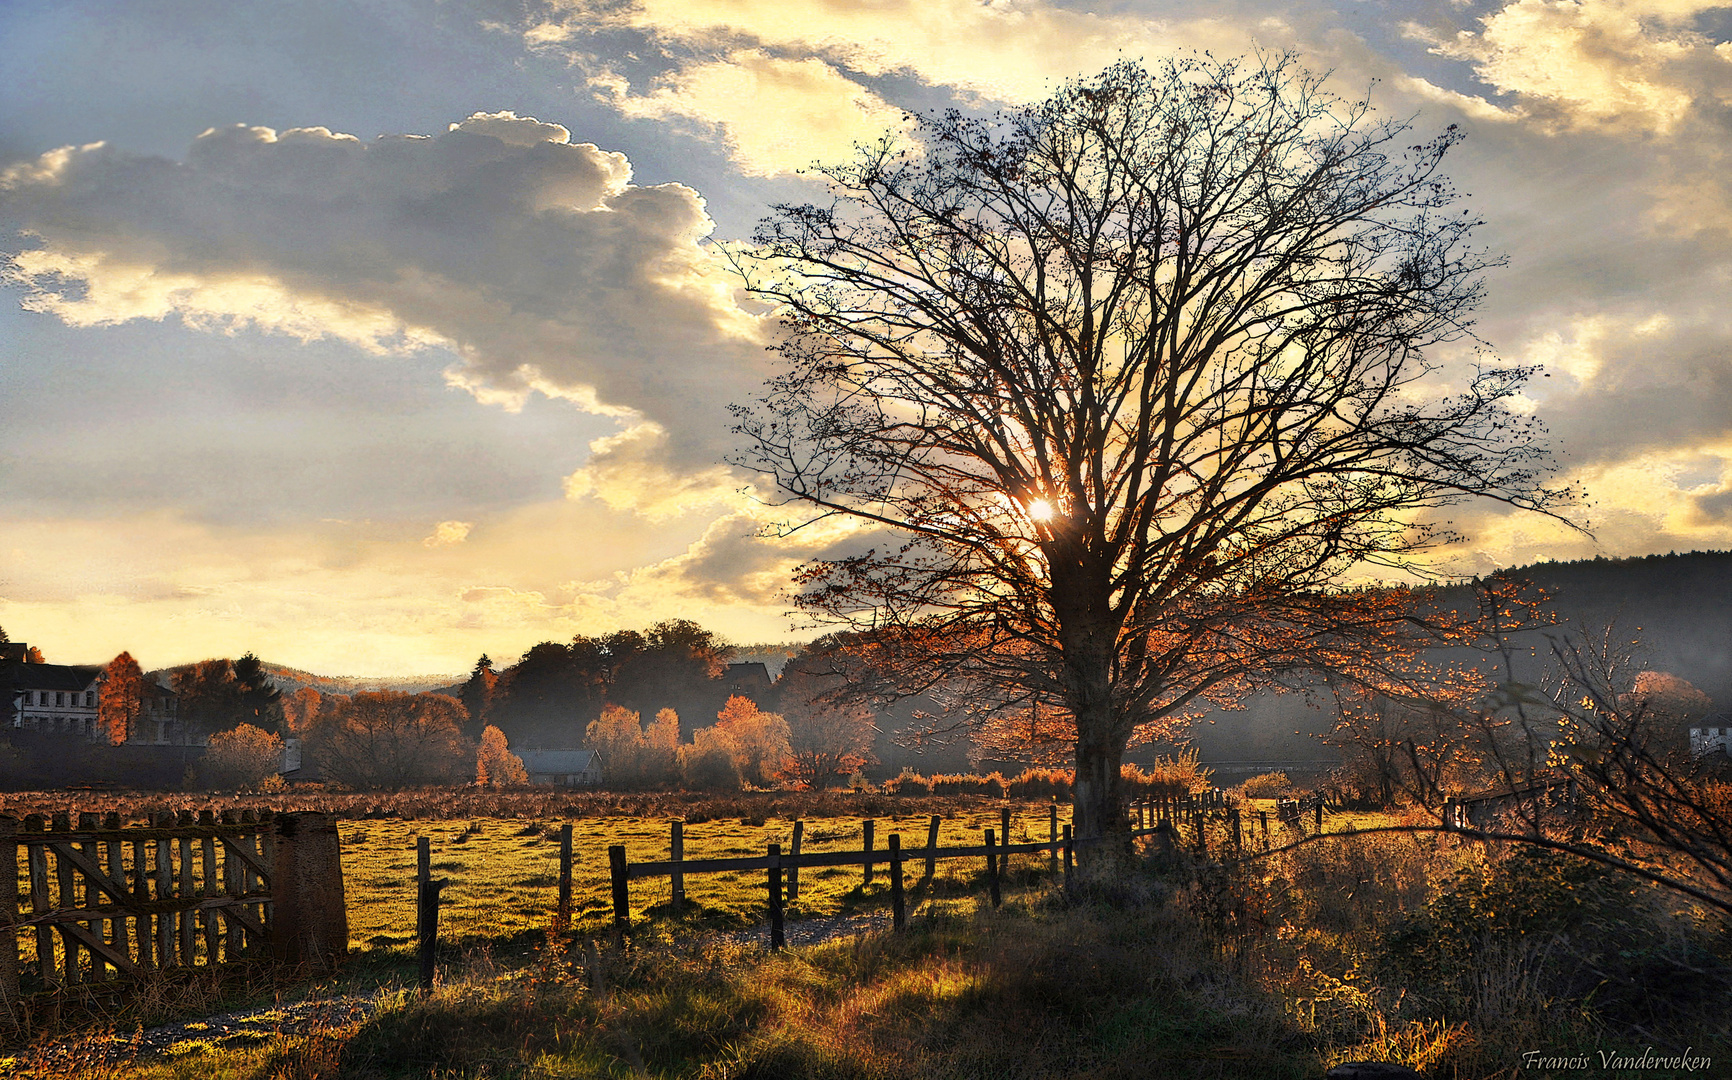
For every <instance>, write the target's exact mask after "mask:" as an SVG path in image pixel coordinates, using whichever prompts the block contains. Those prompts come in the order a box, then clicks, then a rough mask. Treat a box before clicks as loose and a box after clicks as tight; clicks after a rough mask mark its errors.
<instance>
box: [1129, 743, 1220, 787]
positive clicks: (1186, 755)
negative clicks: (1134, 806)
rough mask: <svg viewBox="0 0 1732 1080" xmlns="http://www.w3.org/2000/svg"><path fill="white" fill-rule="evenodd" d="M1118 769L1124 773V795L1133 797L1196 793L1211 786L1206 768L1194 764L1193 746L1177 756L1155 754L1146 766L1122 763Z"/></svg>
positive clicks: (1195, 757)
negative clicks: (1152, 761) (1152, 760)
mask: <svg viewBox="0 0 1732 1080" xmlns="http://www.w3.org/2000/svg"><path fill="white" fill-rule="evenodd" d="M1119 773H1120V775H1121V776H1123V777H1124V781H1125V788H1126V791H1125V794H1126V796H1127V797H1129V798H1133V799H1143V798H1153V799H1174V798H1178V797H1180V796H1182V795H1196V794H1199V793H1201V792H1204V791H1207V790H1209V788H1210V787H1212V786H1213V781H1212V779H1211V777H1210V774H1209V770H1208V769H1205V768H1203V767H1201V766H1200V765H1198V764H1197V751H1195V750H1186V751H1185V752H1183V753H1181V754H1179V755H1178V756H1177V757H1158V758H1156V759H1155V760H1154V763H1153V764H1151V765H1150V766H1149V767H1148V768H1146V769H1144V768H1140V767H1138V766H1136V765H1124V766H1121V767H1120V770H1119Z"/></svg>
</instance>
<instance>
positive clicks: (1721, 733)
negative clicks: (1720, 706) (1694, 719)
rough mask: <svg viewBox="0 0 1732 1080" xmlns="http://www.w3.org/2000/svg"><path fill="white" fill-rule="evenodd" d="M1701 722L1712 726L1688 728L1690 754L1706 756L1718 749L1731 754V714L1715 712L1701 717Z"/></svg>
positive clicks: (1692, 755)
mask: <svg viewBox="0 0 1732 1080" xmlns="http://www.w3.org/2000/svg"><path fill="white" fill-rule="evenodd" d="M1702 723H1704V724H1712V725H1714V726H1712V727H1693V728H1691V729H1690V756H1691V757H1707V756H1708V755H1709V754H1712V753H1714V752H1715V751H1719V752H1720V753H1722V754H1732V746H1729V745H1728V742H1729V740H1732V716H1728V715H1726V714H1725V713H1715V714H1714V715H1712V716H1705V717H1703V718H1702Z"/></svg>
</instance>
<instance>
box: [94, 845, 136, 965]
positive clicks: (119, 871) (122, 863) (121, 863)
mask: <svg viewBox="0 0 1732 1080" xmlns="http://www.w3.org/2000/svg"><path fill="white" fill-rule="evenodd" d="M102 820H103V824H104V825H111V826H113V830H111V831H117V830H119V828H120V815H119V814H117V813H114V812H113V811H110V812H109V813H107V814H105V815H104V816H103V819H102ZM100 846H101V847H103V848H104V849H106V853H107V856H108V880H109V881H111V882H114V883H117V884H118V883H120V882H124V881H125V880H126V849H125V846H124V845H123V844H121V842H120V841H119V840H103V841H100ZM108 947H109V949H111V950H112V951H114V952H117V953H119V954H120V955H122V956H124V957H127V958H128V962H129V963H130V962H131V956H132V944H131V939H130V938H129V937H128V936H127V932H126V916H125V915H122V916H120V917H119V918H110V919H109V920H108Z"/></svg>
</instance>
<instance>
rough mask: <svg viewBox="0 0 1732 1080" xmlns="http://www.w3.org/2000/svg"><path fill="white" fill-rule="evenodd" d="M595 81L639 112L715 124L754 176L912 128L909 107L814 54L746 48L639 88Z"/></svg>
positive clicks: (834, 155) (835, 156) (626, 108)
mask: <svg viewBox="0 0 1732 1080" xmlns="http://www.w3.org/2000/svg"><path fill="white" fill-rule="evenodd" d="M592 83H593V84H595V85H598V86H601V87H602V88H603V89H605V90H607V91H608V92H609V93H610V95H611V96H612V97H613V101H614V104H615V105H616V106H617V107H618V108H619V110H620V111H621V112H622V113H624V114H625V115H626V116H629V117H632V118H634V119H657V120H669V119H683V120H689V121H694V122H696V123H697V124H698V125H699V126H700V127H704V128H714V129H717V130H719V131H720V132H721V134H722V136H723V138H724V139H725V140H726V141H727V143H728V145H729V148H730V150H731V152H732V155H733V158H734V160H735V162H736V163H737V164H738V165H739V167H740V171H741V172H743V173H745V174H746V175H748V176H775V175H778V174H785V173H793V172H796V171H798V170H800V169H803V168H805V167H807V166H809V165H811V164H812V163H813V162H814V161H840V160H846V159H848V158H850V157H852V156H853V153H854V147H855V144H857V143H871V142H873V141H874V140H876V139H877V138H879V137H880V136H882V135H883V134H884V133H885V132H886V131H894V130H899V129H905V128H907V127H908V126H909V125H908V123H907V122H906V121H905V120H904V114H903V112H902V110H901V109H898V108H895V107H894V106H891V105H889V104H887V103H886V102H885V101H884V100H883V99H882V98H880V97H879V96H878V95H877V94H875V93H873V92H872V91H870V90H868V89H866V88H865V87H863V86H861V85H860V84H859V83H857V82H855V81H853V80H852V79H849V78H848V77H847V76H845V75H843V74H842V73H841V72H839V71H837V69H836V68H834V67H833V66H831V65H830V64H827V63H825V62H824V61H822V60H819V59H816V58H814V57H806V58H803V59H798V60H793V59H787V58H783V57H776V56H770V55H768V54H767V53H765V52H764V51H763V50H761V49H741V50H736V51H735V52H733V53H732V54H730V55H729V56H728V57H727V58H726V59H725V60H717V61H714V62H711V63H699V64H693V65H691V66H688V67H684V68H681V69H679V70H678V71H676V72H674V73H673V74H671V75H668V76H666V77H664V78H662V79H661V80H659V82H658V84H657V86H656V88H655V89H654V90H653V91H652V92H650V93H648V94H641V95H634V94H632V93H631V92H630V89H629V86H628V84H626V83H625V81H624V80H622V79H618V78H598V79H595V80H592Z"/></svg>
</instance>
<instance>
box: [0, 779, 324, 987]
mask: <svg viewBox="0 0 1732 1080" xmlns="http://www.w3.org/2000/svg"><path fill="white" fill-rule="evenodd" d="M132 820H135V819H128V822H126V823H123V822H122V820H121V817H120V815H119V814H114V813H111V814H107V815H103V816H99V815H96V814H80V815H79V816H78V825H77V828H74V827H73V826H72V822H71V820H70V817H69V815H67V814H56V815H54V817H53V819H52V821H51V822H49V821H45V819H44V818H43V817H42V815H40V814H32V815H30V816H29V817H26V818H25V819H24V821H23V827H22V828H20V827H19V823H18V821H17V820H16V819H14V818H9V817H0V922H4V921H10V922H11V925H10V926H4V925H0V998H3V999H4V1001H5V1003H6V1004H8V1005H11V1004H15V1003H17V1002H19V1001H20V1000H21V999H22V998H23V997H25V996H29V995H35V994H41V993H48V994H53V995H65V994H67V993H68V992H71V991H73V990H74V988H87V989H93V988H100V987H102V986H103V985H104V984H108V983H111V982H116V981H118V980H130V979H133V978H135V977H138V976H143V975H148V974H151V973H156V972H164V971H167V970H169V969H173V968H190V967H209V966H212V965H216V964H219V963H226V962H228V961H232V960H239V959H242V958H249V959H250V958H266V957H269V956H270V955H271V951H272V950H271V941H270V937H269V928H270V925H271V922H272V881H271V878H272V872H273V870H272V867H273V863H274V859H275V854H276V853H275V850H274V848H275V835H276V830H275V827H274V826H275V821H274V819H273V816H272V814H271V812H270V811H269V810H265V811H262V812H260V813H259V814H257V815H255V814H254V813H253V812H252V811H251V810H244V811H241V812H240V813H238V814H237V813H236V812H234V811H232V810H231V811H224V812H223V814H222V816H221V817H220V818H219V817H217V816H215V815H213V814H212V813H211V811H209V810H205V811H201V812H200V813H199V814H198V815H197V817H194V815H193V813H192V812H191V811H187V810H183V811H181V812H180V813H179V814H178V815H177V814H173V813H161V814H156V815H154V816H148V817H144V818H143V821H142V824H132V823H131V821H132ZM338 889H339V895H340V890H341V885H340V884H339V885H338Z"/></svg>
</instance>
